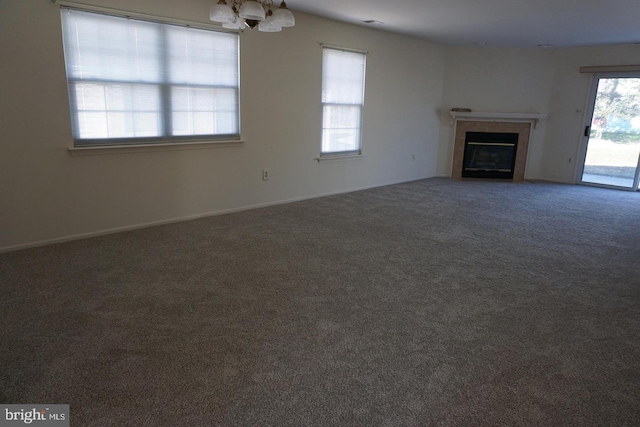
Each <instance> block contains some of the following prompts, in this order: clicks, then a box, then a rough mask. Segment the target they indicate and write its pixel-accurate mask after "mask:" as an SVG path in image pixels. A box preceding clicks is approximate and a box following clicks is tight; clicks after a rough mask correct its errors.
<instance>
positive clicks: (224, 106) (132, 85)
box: [62, 8, 240, 146]
mask: <svg viewBox="0 0 640 427" xmlns="http://www.w3.org/2000/svg"><path fill="white" fill-rule="evenodd" d="M62 27H63V39H64V52H65V62H66V66H67V81H68V88H69V99H70V106H71V118H72V125H73V134H74V140H75V145H76V146H94V145H118V144H141V143H162V142H180V141H189V140H203V139H213V140H215V139H220V140H222V139H239V138H240V127H239V126H240V117H239V108H238V105H239V102H238V98H239V72H238V69H239V61H238V43H239V42H238V35H237V34H235V33H225V32H220V31H212V30H203V29H196V28H190V27H184V26H178V25H171V24H166V23H158V22H152V21H146V20H141V19H133V18H125V17H118V16H112V15H105V14H100V13H93V12H86V11H81V10H77V9H70V8H63V9H62Z"/></svg>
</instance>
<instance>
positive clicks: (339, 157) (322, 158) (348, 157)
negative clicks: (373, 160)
mask: <svg viewBox="0 0 640 427" xmlns="http://www.w3.org/2000/svg"><path fill="white" fill-rule="evenodd" d="M362 157H364V154H344V155H340V154H338V155H333V156H320V157H316V158H314V159H313V160H315V161H317V162H318V163H324V162H332V161H335V160H351V159H360V158H362Z"/></svg>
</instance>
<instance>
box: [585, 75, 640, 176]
mask: <svg viewBox="0 0 640 427" xmlns="http://www.w3.org/2000/svg"><path fill="white" fill-rule="evenodd" d="M587 135H588V136H589V140H588V143H587V151H586V156H585V160H584V168H583V171H582V182H585V183H594V184H602V185H609V186H616V187H625V188H632V187H634V188H637V185H638V184H637V183H635V185H634V178H635V177H636V169H637V167H638V156H639V154H640V78H630V77H620V78H609V77H607V78H604V77H601V78H599V79H598V83H597V92H596V96H595V100H594V107H593V116H592V119H591V126H590V129H589V132H588V134H587Z"/></svg>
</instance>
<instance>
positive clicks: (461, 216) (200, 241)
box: [0, 179, 640, 426]
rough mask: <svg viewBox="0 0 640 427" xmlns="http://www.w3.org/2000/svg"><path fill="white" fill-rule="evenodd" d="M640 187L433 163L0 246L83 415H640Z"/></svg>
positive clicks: (17, 370)
mask: <svg viewBox="0 0 640 427" xmlns="http://www.w3.org/2000/svg"><path fill="white" fill-rule="evenodd" d="M639 220H640V194H639V193H629V192H623V191H615V190H605V189H598V188H589V187H580V186H568V185H559V184H548V183H522V184H514V183H506V182H481V181H463V182H460V181H454V180H450V179H429V180H423V181H417V182H412V183H406V184H401V185H395V186H390V187H384V188H377V189H372V190H367V191H360V192H355V193H350V194H346V195H339V196H333V197H325V198H321V199H315V200H310V201H304V202H299V203H292V204H288V205H281V206H276V207H270V208H265V209H257V210H253V211H247V212H241V213H236V214H230V215H223V216H218V217H212V218H206V219H201V220H196V221H189V222H184V223H179V224H172V225H167V226H159V227H153V228H148V229H144V230H137V231H132V232H126V233H120V234H114V235H109V236H104V237H98V238H92V239H86V240H82V241H75V242H70V243H64V244H57V245H51V246H47V247H41V248H35V249H29V250H23V251H17V252H12V253H6V254H2V255H0V279H1V282H2V286H1V288H0V292H1V294H0V321H1V322H2V329H1V330H0V346H1V353H0V402H2V403H68V404H70V405H71V420H72V425H74V426H266V425H274V426H306V425H313V426H356V425H358V426H418V425H433V426H474V425H478V426H485V425H486V426H502V425H504V426H525V425H526V426H591V425H601V426H623V425H627V426H637V425H640V264H639V260H640V224H639Z"/></svg>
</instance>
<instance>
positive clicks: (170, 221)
mask: <svg viewBox="0 0 640 427" xmlns="http://www.w3.org/2000/svg"><path fill="white" fill-rule="evenodd" d="M428 178H435V176H421V177H417V178H410V179H408V180H401V181H391V182H386V183H381V184H373V185H368V186H364V187H356V188H352V189H346V190H338V191H330V192H327V193H320V194H315V195H312V196H302V197H293V198H290V199H284V200H278V201H275V202H267V203H258V204H255V205H248V206H243V207H239V208H231V209H222V210H219V211H212V212H206V213H202V214H196V215H187V216H183V217H177V218H172V219H166V220H160V221H152V222H145V223H140V224H136V225H128V226H124V227H114V228H108V229H105V230H100V231H94V232H89V233H80V234H72V235H69V236H66V237H58V238H53V239H45V240H38V241H35V242H31V243H25V244H20V245H14V246H5V247H0V253H4V252H11V251H17V250H21V249H29V248H35V247H38V246H45V245H52V244H55V243H64V242H70V241H74V240H80V239H87V238H90V237H98V236H105V235H108V234H114V233H121V232H124V231H131V230H138V229H141V228H147V227H155V226H157V225H166V224H173V223H176V222H183V221H191V220H195V219H200V218H207V217H211V216H218V215H225V214H230V213H236V212H243V211H248V210H252V209H259V208H266V207H269V206H277V205H285V204H288V203H294V202H301V201H304V200H311V199H319V198H321V197H327V196H335V195H338V194H347V193H353V192H356V191H362V190H369V189H372V188H378V187H387V186H389V185H397V184H405V183H408V182H413V181H420V180H423V179H428Z"/></svg>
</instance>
